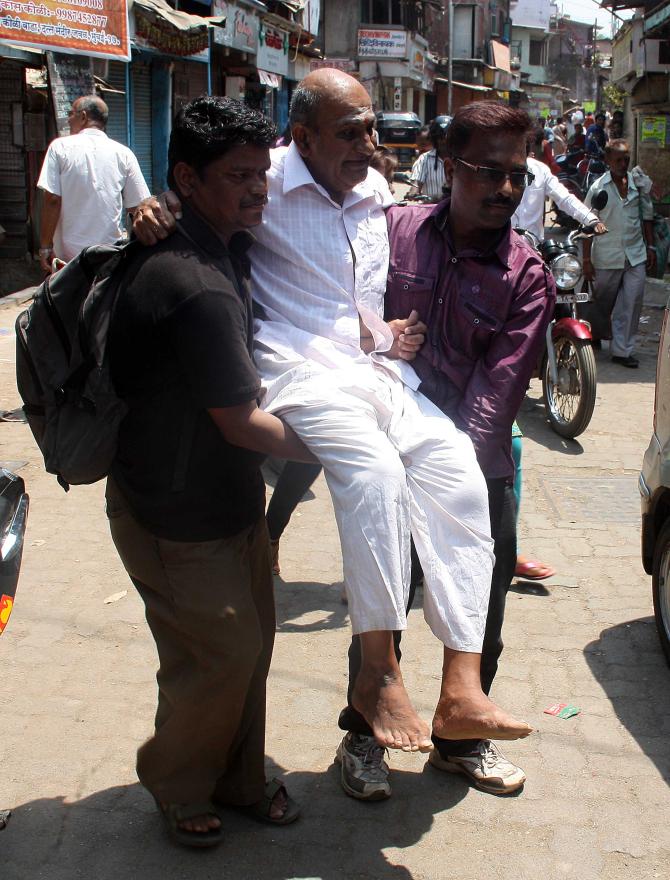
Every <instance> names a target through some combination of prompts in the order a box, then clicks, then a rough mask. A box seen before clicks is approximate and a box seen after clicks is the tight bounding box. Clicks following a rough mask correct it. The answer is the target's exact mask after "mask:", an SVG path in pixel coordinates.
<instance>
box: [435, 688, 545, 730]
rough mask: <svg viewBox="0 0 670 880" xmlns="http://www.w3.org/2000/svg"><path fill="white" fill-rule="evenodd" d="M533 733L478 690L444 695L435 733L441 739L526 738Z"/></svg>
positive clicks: (436, 715) (437, 710)
mask: <svg viewBox="0 0 670 880" xmlns="http://www.w3.org/2000/svg"><path fill="white" fill-rule="evenodd" d="M532 732H533V728H532V727H531V726H530V725H529V724H526V722H525V721H517V719H516V718H512V716H511V715H508V714H507V712H505V711H504V710H503V709H500V708H498V706H496V704H495V703H493V702H492V701H491V700H489V698H488V697H487V696H486V694H484V693H482V692H481V691H479V692H477V691H476V690H473V691H472V692H470V691H464V692H460V693H457V694H452V695H450V696H448V695H445V694H444V692H443V694H442V696H441V697H440V701H439V703H438V704H437V709H436V710H435V717H434V718H433V733H434V734H435V735H436V736H439V737H440V738H441V739H523V737H526V736H528V735H529V734H530V733H532Z"/></svg>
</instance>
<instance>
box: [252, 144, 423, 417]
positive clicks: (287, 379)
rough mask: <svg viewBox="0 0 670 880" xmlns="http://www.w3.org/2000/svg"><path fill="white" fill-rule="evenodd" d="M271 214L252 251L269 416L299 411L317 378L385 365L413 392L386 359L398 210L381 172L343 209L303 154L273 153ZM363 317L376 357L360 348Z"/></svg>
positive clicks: (401, 370) (400, 368)
mask: <svg viewBox="0 0 670 880" xmlns="http://www.w3.org/2000/svg"><path fill="white" fill-rule="evenodd" d="M271 156H272V167H271V169H270V171H269V172H268V186H269V193H268V199H269V201H268V205H267V207H266V209H265V211H264V214H263V223H262V225H261V226H260V227H258V228H257V229H255V230H254V234H255V235H256V239H257V244H255V245H254V246H253V247H252V249H251V251H250V254H249V255H250V258H251V267H252V268H251V283H252V293H253V297H254V300H255V302H256V304H257V306H260V307H261V308H262V312H263V316H262V317H260V318H258V319H257V320H256V326H255V358H256V364H257V367H258V370H259V373H260V375H261V379H262V381H263V387H264V389H265V399H264V401H263V405H264V407H270V408H278V407H279V406H285V405H290V404H293V403H299V402H300V391H299V382H300V380H301V379H307V378H309V377H310V376H313V375H314V374H315V373H317V374H318V373H323V374H325V373H327V372H329V371H332V370H341V369H348V368H349V367H351V366H353V365H355V364H357V365H360V366H362V367H365V366H366V365H367V366H368V367H369V366H370V365H371V364H372V362H373V361H377V362H379V363H383V364H384V366H385V367H386V368H387V369H390V370H392V371H393V372H394V373H395V374H396V375H397V376H398V377H399V378H401V379H402V381H403V382H405V384H407V385H409V386H410V387H412V388H415V389H416V388H417V387H418V385H419V379H418V377H417V376H416V373H415V372H414V370H413V369H412V368H411V367H410V366H409V364H407V363H405V362H404V361H396V360H390V359H388V358H385V357H383V356H382V354H381V353H382V352H385V351H388V349H389V348H390V347H391V345H392V342H393V336H392V333H391V331H390V329H389V327H388V325H387V324H386V323H385V322H384V319H383V316H384V293H385V290H386V279H387V275H388V261H389V244H388V234H387V229H386V216H385V213H384V209H385V208H386V207H388V206H389V205H390V204H392V203H393V200H392V197H391V194H390V192H389V188H388V185H387V183H386V181H385V180H384V178H383V177H382V175H381V174H379V173H378V172H377V171H375V170H374V169H372V168H371V169H370V170H369V171H368V176H367V178H366V179H365V180H364V181H363V182H362V183H359V184H358V185H357V186H355V187H354V188H353V189H352V190H351V191H350V192H348V193H347V194H346V196H345V199H344V202H343V204H342V205H338V204H337V202H335V201H333V199H332V198H331V197H330V196H329V195H328V193H327V192H326V190H325V189H324V188H323V187H322V186H320V185H319V184H317V183H316V181H315V180H314V178H313V177H312V175H311V174H310V172H309V169H308V168H307V166H306V165H305V163H304V162H303V160H302V157H301V156H300V153H299V152H298V150H297V148H296V146H295V144H291V145H290V146H289V147H288V148H279V149H276V150H273V151H272V153H271ZM359 316H360V318H362V320H363V322H364V323H365V325H366V326H367V327H368V329H369V330H370V332H371V333H372V335H373V338H374V343H375V351H374V352H373V353H372V355H370V356H368V355H366V354H365V353H364V352H363V351H362V350H361V347H360V323H359Z"/></svg>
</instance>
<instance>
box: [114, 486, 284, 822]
mask: <svg viewBox="0 0 670 880" xmlns="http://www.w3.org/2000/svg"><path fill="white" fill-rule="evenodd" d="M106 495H107V515H108V517H109V523H110V529H111V533H112V539H113V540H114V544H115V545H116V549H117V550H118V552H119V556H120V557H121V560H122V562H123V564H124V566H125V568H126V571H127V572H128V574H129V575H130V578H131V580H132V582H133V584H134V585H135V587H136V588H137V590H138V592H139V594H140V596H141V597H142V600H143V602H144V604H145V608H146V618H147V623H148V624H149V628H150V629H151V632H152V634H153V637H154V639H155V641H156V647H157V649H158V657H159V661H160V668H159V670H158V673H157V676H156V678H157V681H158V711H157V712H156V720H155V728H156V729H155V733H154V735H153V736H152V737H151V738H150V739H149V740H148V741H147V742H146V743H145V744H144V745H143V746H142V747H141V748H140V749H139V751H138V753H137V775H138V777H139V779H140V782H141V783H142V784H143V785H144V786H145V787H146V788H147V789H148V790H149V791H150V792H151V794H153V795H154V796H155V797H156V798H158V799H159V800H160V801H162V802H165V803H175V804H192V803H196V802H198V803H201V802H206V801H209V800H211V799H212V798H213V797H216V799H217V800H220V801H222V802H224V803H230V804H238V805H246V804H252V803H255V802H257V801H258V800H260V799H261V798H262V796H263V790H264V786H265V770H264V760H265V687H266V680H267V675H268V670H269V667H270V659H271V656H272V647H273V643H274V632H275V611H274V594H273V584H272V574H271V569H270V554H269V544H268V537H267V527H266V525H265V519H264V518H263V519H262V520H260V521H259V522H258V523H256V524H255V525H253V526H251V527H249V528H246V529H244V530H243V531H242V532H240V533H239V534H237V535H234V536H233V537H232V538H224V539H220V540H215V541H202V542H181V541H169V540H165V539H163V538H157V537H155V536H154V535H152V534H150V533H149V532H148V531H147V530H146V529H145V528H143V526H141V525H140V524H139V523H138V522H137V520H136V519H135V518H134V517H133V515H132V514H131V513H130V510H129V509H128V506H127V503H126V501H125V499H124V497H123V496H122V494H121V492H120V491H119V489H118V487H117V486H116V485H115V483H114V482H113V480H112V479H111V478H110V479H109V480H108V482H107V493H106Z"/></svg>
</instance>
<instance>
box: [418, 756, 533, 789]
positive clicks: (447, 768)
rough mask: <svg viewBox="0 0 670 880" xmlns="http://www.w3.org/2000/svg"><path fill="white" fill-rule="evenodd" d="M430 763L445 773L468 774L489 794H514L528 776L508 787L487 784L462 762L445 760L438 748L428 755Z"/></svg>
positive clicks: (468, 776) (478, 786) (477, 785)
mask: <svg viewBox="0 0 670 880" xmlns="http://www.w3.org/2000/svg"><path fill="white" fill-rule="evenodd" d="M428 763H429V764H430V766H431V767H434V768H435V770H440V771H442V772H443V773H458V774H460V775H461V776H467V778H468V779H469V780H470V782H472V784H473V785H474V786H476V787H477V788H479V789H480V790H481V791H485V792H486V793H487V794H497V795H505V794H512V793H513V792H515V791H518V790H519V789H520V788H521V787H522V786H523V785H524V784H525V782H526V777H525V776H524V777H523V779H522V780H521V781H520V782H516V783H514V784H513V785H509V786H507V787H506V788H497V787H496V786H494V785H487V784H486V782H484V781H482V780H481V779H477V777H476V776H473V775H472V773H469V772H468V771H467V770H466V769H465V767H464V766H463V765H462V764H452V763H451V761H445V760H444V758H442V757H441V756H440V755H439V753H438V751H437V749H434V750H433V751H432V752H431V753H430V755H429V756H428Z"/></svg>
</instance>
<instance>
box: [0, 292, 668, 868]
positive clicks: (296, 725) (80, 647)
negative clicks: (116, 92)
mask: <svg viewBox="0 0 670 880" xmlns="http://www.w3.org/2000/svg"><path fill="white" fill-rule="evenodd" d="M666 296H667V291H666V290H665V288H664V287H663V285H662V284H661V283H657V284H655V285H654V284H650V285H649V295H648V306H647V307H646V308H645V311H644V316H643V324H642V325H641V330H642V334H641V337H640V338H641V345H640V348H639V353H640V359H641V365H640V369H639V370H637V371H635V370H626V369H623V368H621V367H619V366H616V365H613V364H612V363H611V362H610V360H609V357H608V354H607V352H606V351H603V352H600V353H598V356H597V359H598V371H599V374H598V379H599V384H598V400H597V405H596V410H595V415H594V418H593V421H592V423H591V425H590V426H589V428H588V429H587V431H586V433H585V434H583V435H582V436H581V437H580V438H579V440H578V441H567V440H563V439H561V438H559V437H558V436H557V435H555V434H554V433H552V431H551V430H550V429H549V427H548V425H547V423H546V420H545V415H544V410H543V407H542V404H541V389H540V385H539V382H538V381H537V380H534V381H533V383H532V386H531V389H530V391H529V394H528V396H527V398H526V401H525V403H524V405H523V409H522V412H521V415H520V419H519V421H520V424H521V427H522V429H523V431H524V434H525V437H526V439H525V441H524V460H523V468H524V470H523V473H524V497H523V505H522V511H521V522H520V548H521V549H522V551H523V552H524V553H525V554H527V555H529V556H532V557H536V558H540V559H542V560H545V561H547V562H549V563H551V564H552V565H554V566H555V567H556V570H557V572H558V573H557V575H556V576H555V577H554V578H552V579H551V580H550V581H546V582H544V583H542V584H538V583H535V584H528V583H519V582H515V583H514V584H513V586H512V589H511V592H510V594H509V601H508V611H507V619H506V625H505V632H504V636H505V643H506V648H505V652H504V654H503V657H502V662H501V667H500V672H499V675H498V678H497V679H496V682H495V685H494V692H493V696H494V697H495V699H496V700H497V701H499V702H500V703H501V704H502V705H504V706H505V707H506V708H508V709H510V710H513V711H514V712H516V713H518V714H519V715H520V716H521V717H523V718H526V719H527V720H528V721H529V722H530V723H532V724H533V725H534V727H536V728H537V731H536V732H535V733H534V734H533V735H532V736H531V737H530V738H529V739H527V740H525V741H523V742H518V743H510V744H507V745H505V748H504V750H505V753H506V754H507V755H508V756H509V757H510V758H511V759H512V760H514V761H515V762H518V763H519V764H520V765H521V766H523V768H524V769H525V770H526V772H527V775H528V782H527V783H526V786H525V788H524V789H523V791H521V792H519V793H517V794H516V795H514V796H509V797H505V798H500V797H494V796H491V795H488V794H484V793H483V792H480V791H478V790H476V789H474V788H472V787H471V786H470V785H469V784H468V782H467V781H466V780H465V779H464V778H462V777H459V776H451V775H443V774H441V773H439V772H437V771H435V770H433V768H431V767H429V766H428V765H427V764H426V759H425V756H419V755H402V754H398V753H393V754H392V755H391V756H390V761H391V766H392V768H393V777H392V781H393V790H394V793H393V797H392V798H391V799H390V800H389V801H387V802H383V803H375V804H364V803H360V802H357V801H354V800H352V799H350V798H348V797H346V796H345V795H344V794H343V793H342V791H341V790H340V787H339V784H338V770H337V767H336V766H334V765H333V755H334V752H335V748H336V746H337V744H338V741H339V738H340V732H339V731H338V729H337V724H336V721H337V716H338V712H339V709H340V708H341V706H342V704H343V699H344V695H345V690H346V651H347V646H348V644H349V626H348V620H347V613H346V607H345V606H344V605H343V604H342V603H341V601H340V590H341V579H342V565H341V557H340V551H339V542H338V537H337V532H336V528H335V523H334V520H333V515H332V510H331V505H330V500H329V497H328V492H327V489H326V486H325V483H324V481H323V478H319V480H318V481H317V483H316V484H315V486H314V489H313V492H312V493H310V494H309V495H308V496H307V498H306V500H305V501H304V502H303V503H302V504H301V505H300V507H299V508H298V511H297V513H296V515H295V517H294V518H293V520H292V522H291V523H290V525H289V527H288V529H287V531H286V534H285V537H284V539H283V540H282V546H281V565H282V574H281V577H278V578H276V596H277V611H278V632H277V642H276V650H275V655H274V660H273V665H272V672H271V675H270V680H269V706H268V736H267V754H268V767H269V774H270V775H276V774H281V775H282V776H283V777H284V778H285V779H286V780H287V784H288V786H289V788H290V790H291V793H292V794H293V796H294V797H295V798H296V799H298V800H299V801H300V802H301V803H302V805H303V817H302V819H301V820H300V821H299V822H297V823H296V824H295V825H293V826H290V827H287V828H270V827H266V826H262V825H257V824H253V823H251V822H250V821H249V820H248V819H245V818H243V817H241V816H239V815H236V814H230V815H227V816H226V817H225V819H224V824H225V828H226V830H227V839H226V841H225V843H224V844H223V845H222V846H221V847H220V848H219V849H218V850H216V851H206V852H193V851H187V850H183V849H178V848H176V847H175V846H173V845H171V844H170V843H169V842H168V840H167V838H166V836H165V833H164V831H163V828H162V825H161V822H160V820H159V818H158V816H157V814H156V810H155V807H154V805H153V801H152V800H151V798H150V797H149V795H148V794H147V793H146V792H145V791H144V790H143V789H142V788H141V787H140V786H139V784H138V783H137V780H136V777H135V773H134V756H135V750H136V748H137V747H138V745H139V744H140V743H141V742H142V741H143V738H144V737H146V736H147V734H148V732H149V730H150V726H151V722H152V714H153V710H154V703H155V690H156V688H155V681H154V673H155V667H156V656H155V650H154V647H153V643H152V640H151V638H150V635H149V633H148V631H147V628H146V624H145V622H144V618H143V613H142V606H141V603H140V601H139V599H138V597H137V595H136V594H135V592H134V590H133V587H132V585H131V583H130V582H129V580H128V579H127V577H126V575H125V573H124V571H123V569H122V567H121V565H120V563H119V561H118V559H117V557H116V555H115V551H114V548H113V546H112V543H111V540H110V537H109V534H108V530H107V525H106V521H105V515H104V509H103V486H102V485H101V484H98V485H94V486H89V487H79V488H73V489H72V490H71V491H70V492H69V493H68V494H65V493H64V492H63V491H62V489H61V488H60V487H59V486H58V485H57V483H56V480H55V479H54V478H53V477H51V476H49V475H47V474H45V472H44V471H43V469H42V466H41V459H40V457H39V454H38V452H37V450H36V447H35V445H34V443H33V442H32V439H31V436H30V433H29V430H28V428H27V426H25V425H22V424H10V423H3V424H0V439H1V452H0V458H2V459H3V460H4V461H5V462H13V463H14V466H15V467H18V468H19V469H20V473H21V474H22V475H23V477H24V478H25V480H26V483H27V486H28V489H29V492H30V496H31V509H30V516H29V522H28V534H27V539H26V548H25V555H24V564H23V571H22V574H21V581H20V584H19V589H18V593H17V600H16V605H15V608H14V613H13V615H12V618H11V620H10V622H9V625H8V627H7V629H6V631H5V633H4V634H3V636H2V637H1V638H0V670H2V690H3V696H2V703H1V708H0V750H1V752H0V762H1V763H0V767H1V768H2V773H1V775H0V809H2V808H11V809H12V811H13V816H12V818H11V820H10V822H9V825H8V827H7V829H6V830H4V831H2V832H0V876H1V877H2V878H3V880H38V878H48V880H73V878H82V880H83V878H86V880H125V878H131V877H132V878H142V880H185V878H194V880H219V878H222V880H241V878H245V880H247V878H248V880H289V878H296V880H297V878H301V880H308V878H310V880H317V878H318V880H507V878H514V880H531V878H532V880H536V878H538V877H543V878H546V880H557V878H570V880H572V878H579V880H604V878H607V880H624V878H626V880H628V878H631V877H634V878H636V880H648V878H656V877H658V878H667V877H668V876H669V875H670V827H669V825H668V821H667V817H668V815H669V809H670V795H669V791H668V782H669V781H670V754H669V747H668V734H669V733H670V712H669V709H670V687H669V684H670V671H669V670H668V668H667V667H666V664H665V662H664V660H663V657H662V655H661V651H660V649H659V646H658V643H657V637H656V632H655V628H654V625H653V618H652V605H651V594H650V583H649V578H648V577H647V576H646V575H645V574H644V572H643V570H642V567H641V564H640V558H639V501H638V494H637V474H638V470H639V467H640V464H641V461H642V455H643V453H644V450H645V448H646V446H647V443H648V440H649V436H650V432H651V428H652V412H653V400H654V371H655V354H656V348H657V343H658V331H659V329H660V321H661V317H662V311H661V309H660V308H659V307H660V306H661V305H662V304H663V303H664V302H665V298H666ZM18 312H19V307H18V306H17V305H16V304H11V303H10V304H8V305H7V307H6V308H4V309H0V378H1V380H2V384H1V385H0V408H2V409H11V408H13V407H15V406H17V405H18V404H19V398H18V395H17V392H16V390H15V385H14V379H13V369H14V367H13V346H14V342H13V330H12V328H13V324H14V320H15V318H16V315H17V314H18ZM270 478H271V475H270ZM118 594H122V595H121V596H120V597H119V595H118ZM110 597H111V599H113V601H109V600H110ZM105 600H108V601H107V602H106V601H105ZM420 606H421V602H420V594H419V601H418V602H417V607H416V608H415V609H414V610H413V611H412V613H411V614H410V619H409V630H408V632H407V634H406V636H405V637H404V638H403V648H404V656H403V670H404V674H405V678H406V682H407V685H408V688H409V691H410V693H411V695H412V697H413V699H414V703H415V705H416V707H417V709H418V710H419V711H420V712H421V714H422V715H423V716H424V717H425V718H426V719H427V720H430V717H431V714H432V710H433V708H434V704H435V701H436V699H437V695H438V689H439V673H440V659H441V649H440V646H439V645H438V644H437V642H436V641H435V639H434V638H433V636H432V635H431V634H430V632H429V630H428V629H427V627H426V625H425V623H424V621H423V617H422V613H421V607H420ZM557 701H560V702H565V703H572V704H574V705H576V706H578V707H580V709H581V712H580V714H579V715H577V716H575V717H572V718H570V719H562V718H556V717H553V716H550V715H547V714H544V713H543V710H544V709H545V708H546V707H548V706H550V705H551V704H553V703H556V702H557Z"/></svg>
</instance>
